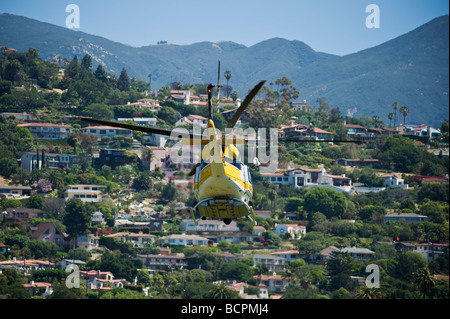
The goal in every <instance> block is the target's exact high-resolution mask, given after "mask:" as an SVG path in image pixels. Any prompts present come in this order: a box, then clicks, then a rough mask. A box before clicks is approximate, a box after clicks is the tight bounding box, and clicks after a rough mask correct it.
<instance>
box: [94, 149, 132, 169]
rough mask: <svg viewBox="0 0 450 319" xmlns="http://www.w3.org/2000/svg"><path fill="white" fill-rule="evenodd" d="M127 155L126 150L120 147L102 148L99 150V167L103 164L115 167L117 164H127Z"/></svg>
mask: <svg viewBox="0 0 450 319" xmlns="http://www.w3.org/2000/svg"><path fill="white" fill-rule="evenodd" d="M126 160H127V156H126V151H125V150H120V149H101V150H100V152H99V157H98V161H99V162H98V163H99V167H102V166H103V165H106V166H109V167H111V169H115V168H116V167H117V166H122V165H125V164H126Z"/></svg>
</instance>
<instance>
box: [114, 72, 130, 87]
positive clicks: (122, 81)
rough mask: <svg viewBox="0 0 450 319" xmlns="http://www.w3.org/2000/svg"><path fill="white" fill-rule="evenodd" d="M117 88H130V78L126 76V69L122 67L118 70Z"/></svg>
mask: <svg viewBox="0 0 450 319" xmlns="http://www.w3.org/2000/svg"><path fill="white" fill-rule="evenodd" d="M117 88H118V89H119V90H120V91H129V90H130V78H129V77H128V74H127V70H125V68H122V71H121V72H120V76H119V81H118V82H117Z"/></svg>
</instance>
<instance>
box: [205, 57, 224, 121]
mask: <svg viewBox="0 0 450 319" xmlns="http://www.w3.org/2000/svg"><path fill="white" fill-rule="evenodd" d="M213 87H217V105H216V106H217V108H219V103H220V88H221V87H222V85H220V60H219V61H218V65H217V86H216V85H213V84H211V83H210V84H208V119H211V120H212V118H213V107H212V89H213Z"/></svg>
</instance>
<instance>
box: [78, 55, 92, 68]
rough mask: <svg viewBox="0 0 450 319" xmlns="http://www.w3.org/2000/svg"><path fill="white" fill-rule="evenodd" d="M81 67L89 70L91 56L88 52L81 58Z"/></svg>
mask: <svg viewBox="0 0 450 319" xmlns="http://www.w3.org/2000/svg"><path fill="white" fill-rule="evenodd" d="M81 67H82V68H84V69H86V70H90V69H91V67H92V58H91V56H90V55H89V54H86V55H85V56H84V57H83V59H81Z"/></svg>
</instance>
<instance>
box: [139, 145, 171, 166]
mask: <svg viewBox="0 0 450 319" xmlns="http://www.w3.org/2000/svg"><path fill="white" fill-rule="evenodd" d="M147 147H148V148H149V149H150V150H151V151H152V158H151V161H150V162H148V161H143V165H144V166H145V167H148V169H149V170H151V171H154V170H155V169H156V168H157V167H159V168H161V169H163V170H164V169H165V168H166V157H167V151H166V148H165V147H162V146H147ZM144 162H145V163H144Z"/></svg>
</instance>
